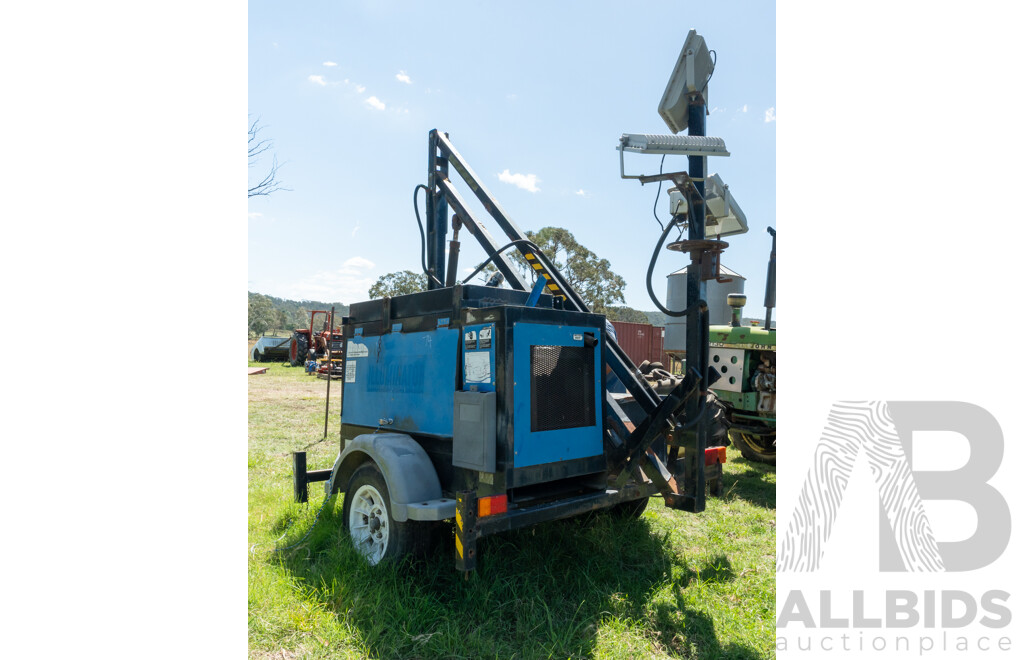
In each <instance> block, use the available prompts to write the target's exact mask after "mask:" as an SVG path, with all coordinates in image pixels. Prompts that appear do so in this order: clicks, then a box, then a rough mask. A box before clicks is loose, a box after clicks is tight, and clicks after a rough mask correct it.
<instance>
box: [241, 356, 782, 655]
mask: <svg viewBox="0 0 1024 660" xmlns="http://www.w3.org/2000/svg"><path fill="white" fill-rule="evenodd" d="M250 366H261V367H262V366H269V367H270V369H269V371H268V373H266V374H262V375H257V376H250V377H249V544H250V546H251V547H250V551H249V653H250V656H251V657H254V658H268V659H269V658H304V657H310V658H336V657H347V658H501V659H504V658H578V657H594V658H655V657H680V658H701V659H706V660H713V659H715V658H737V659H745V658H772V657H774V650H773V648H774V640H775V636H774V621H775V619H774V617H775V470H774V468H770V467H766V466H763V465H759V464H755V463H749V462H747V461H746V460H744V459H742V458H741V457H740V456H739V453H738V452H735V451H733V450H732V449H731V448H730V451H729V463H727V464H726V477H725V489H726V493H725V496H724V497H723V498H721V499H711V500H709V504H708V508H707V510H706V511H705V512H704V513H702V514H698V515H693V514H687V513H682V512H676V511H671V510H668V509H666V508H665V507H664V506H663V505H662V503H661V500H659V499H652V500H651V505H650V506H649V507H648V509H647V511H646V512H645V513H644V515H643V517H642V518H640V519H639V520H632V519H620V518H616V517H613V516H610V515H607V514H593V515H590V516H589V517H586V518H576V519H571V520H566V521H558V522H551V523H546V524H543V525H539V526H537V527H534V528H531V529H526V530H523V531H519V532H514V533H509V534H504V535H498V536H494V537H487V538H484V539H482V540H481V541H480V542H479V552H480V555H479V556H480V560H479V568H478V570H477V572H476V574H475V575H472V576H471V577H470V579H469V580H464V579H463V578H462V576H461V574H459V573H458V572H457V571H456V570H455V568H454V550H453V548H452V547H450V546H449V545H445V547H440V548H437V549H436V551H435V552H434V553H433V554H432V555H430V556H429V557H427V558H426V559H420V560H405V561H403V562H401V563H399V564H397V565H381V566H378V567H375V568H371V567H369V566H367V565H365V564H364V563H363V561H362V559H361V558H360V557H359V556H358V555H356V553H355V551H354V550H353V549H352V547H351V546H350V545H349V543H348V541H347V537H346V535H345V532H344V529H343V527H342V522H341V497H340V496H339V497H337V498H333V499H332V500H329V501H328V502H327V503H326V505H325V506H324V507H323V509H322V513H321V515H320V519H319V522H317V523H316V525H315V526H313V520H314V517H315V515H316V513H317V511H318V509H320V505H321V503H322V502H323V501H324V500H323V494H322V490H321V484H312V485H311V486H310V503H309V504H308V505H298V504H294V503H292V496H291V490H292V486H291V457H290V452H292V451H295V450H300V449H303V448H305V449H306V451H307V452H308V454H307V455H308V467H309V469H319V468H326V467H330V466H331V465H332V464H333V461H334V458H335V457H336V456H337V453H338V429H339V424H338V419H337V415H338V410H339V406H338V405H337V402H338V397H337V394H338V391H339V389H340V383H339V382H337V381H334V382H332V383H331V397H332V402H331V403H332V405H331V412H330V418H329V422H330V423H329V429H328V437H329V439H328V440H327V441H323V442H318V441H320V440H321V438H323V435H324V433H323V432H324V413H325V393H326V389H327V382H326V381H324V380H319V379H317V378H315V377H313V376H307V375H305V374H304V373H303V372H302V370H301V369H298V368H292V367H288V366H285V365H284V364H282V363H271V364H269V365H267V364H259V365H257V364H255V363H250ZM289 523H291V524H289ZM310 530H311V533H310V534H309V536H308V538H306V539H305V540H303V541H302V542H301V543H299V544H298V545H297V547H295V548H293V549H291V550H288V551H285V552H280V553H273V552H272V549H273V548H274V547H275V544H276V545H278V546H280V547H286V546H289V545H292V544H294V543H296V542H298V541H300V540H301V539H302V538H303V536H304V535H306V533H307V532H310ZM278 539H280V540H278Z"/></svg>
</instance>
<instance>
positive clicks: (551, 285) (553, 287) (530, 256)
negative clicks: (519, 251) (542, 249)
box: [523, 252, 566, 299]
mask: <svg viewBox="0 0 1024 660" xmlns="http://www.w3.org/2000/svg"><path fill="white" fill-rule="evenodd" d="M523 256H524V257H526V262H527V263H528V264H530V266H531V267H532V268H533V269H534V270H535V271H537V274H538V275H543V276H544V277H545V278H546V279H547V281H548V286H547V288H548V293H550V294H551V295H553V296H558V297H559V298H563V299H564V298H565V297H566V295H565V292H563V291H562V289H561V288H560V287H559V286H558V285H557V284H555V278H554V277H552V276H551V273H549V272H548V269H547V268H545V267H544V265H543V264H542V263H541V262H540V259H538V258H537V255H535V254H534V253H532V252H526V253H524V254H523Z"/></svg>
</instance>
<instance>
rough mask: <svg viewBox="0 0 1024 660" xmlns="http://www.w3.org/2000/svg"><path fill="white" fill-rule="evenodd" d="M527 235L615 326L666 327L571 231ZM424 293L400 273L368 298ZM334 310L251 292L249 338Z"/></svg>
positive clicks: (420, 278)
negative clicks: (630, 302) (632, 300)
mask: <svg viewBox="0 0 1024 660" xmlns="http://www.w3.org/2000/svg"><path fill="white" fill-rule="evenodd" d="M526 235H527V237H528V238H529V239H530V240H531V241H533V242H534V243H536V244H537V247H539V248H540V249H541V250H542V251H543V252H544V254H545V255H547V257H548V258H549V259H551V261H552V262H554V264H555V267H556V268H558V270H559V271H561V273H562V275H563V276H564V277H565V278H566V280H568V282H569V284H570V285H571V286H572V287H573V289H575V290H576V291H577V292H578V293H579V294H580V297H581V298H583V301H584V302H585V303H587V306H588V307H589V308H590V310H591V311H593V312H595V313H597V314H604V315H605V316H606V317H608V319H609V320H612V321H626V322H629V323H650V324H651V325H655V326H664V325H665V321H666V318H665V315H664V314H662V313H661V312H643V311H640V310H638V309H634V308H632V307H629V306H627V305H625V304H624V303H625V301H626V299H625V296H624V295H623V291H624V289H625V288H626V281H625V279H623V278H622V276H621V275H619V274H617V273H615V272H613V271H612V269H611V264H610V262H609V261H608V260H607V259H600V258H598V256H597V255H596V254H594V253H593V252H592V251H590V250H589V249H587V248H586V247H585V246H584V245H582V244H581V243H580V242H579V241H577V240H576V238H575V237H574V236H573V235H572V234H571V233H570V232H569V231H567V230H565V229H562V228H561V227H544V228H543V229H541V230H540V231H537V232H533V231H528V232H526ZM508 255H509V257H510V258H511V261H512V263H513V264H514V265H515V266H516V268H517V269H518V270H519V272H520V273H521V274H522V275H523V277H524V279H526V281H528V282H531V283H532V282H534V281H536V279H537V273H536V271H535V270H534V269H533V268H532V267H531V266H530V264H528V263H527V262H526V259H524V258H523V257H522V255H521V254H519V252H518V251H512V252H509V253H508ZM496 272H497V268H495V266H494V265H493V264H488V265H487V267H486V268H484V269H483V270H482V271H481V273H480V275H479V276H478V278H477V279H478V280H479V282H478V283H479V284H483V283H484V282H486V281H487V280H488V279H489V278H490V277H491V276H492V275H494V274H495V273H496ZM426 290H427V277H426V275H424V274H423V273H416V272H414V271H411V270H402V271H398V272H395V273H387V274H386V275H381V276H380V277H379V278H377V281H376V282H375V283H374V284H373V286H371V287H370V290H369V291H368V298H369V299H370V300H376V299H377V298H383V297H385V296H387V297H390V298H394V297H395V296H401V295H405V294H408V293H417V292H419V291H426ZM332 306H333V307H334V308H335V316H336V318H337V319H338V320H340V319H341V317H342V316H344V315H346V314H348V305H344V304H342V303H340V302H333V303H323V302H318V301H313V300H301V301H297V300H285V299H282V298H275V297H274V296H267V295H263V294H260V293H253V292H251V291H250V292H249V336H250V337H254V336H259V335H262V334H265V333H267V332H271V331H286V332H291V331H292V330H293V329H295V328H308V327H309V312H310V311H312V310H315V309H324V310H330V309H331V307H332ZM317 322H318V323H319V322H320V321H319V319H318V321H317Z"/></svg>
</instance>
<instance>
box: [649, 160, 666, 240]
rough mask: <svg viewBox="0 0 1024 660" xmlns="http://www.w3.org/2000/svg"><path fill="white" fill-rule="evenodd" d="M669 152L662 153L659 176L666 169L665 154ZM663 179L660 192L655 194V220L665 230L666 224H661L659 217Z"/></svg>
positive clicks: (659, 182) (659, 184) (659, 183)
mask: <svg viewBox="0 0 1024 660" xmlns="http://www.w3.org/2000/svg"><path fill="white" fill-rule="evenodd" d="M667 155H668V154H661V165H659V166H658V176H661V174H662V172H664V171H665V156H667ZM661 183H662V182H661V180H660V179H659V180H658V192H657V193H656V194H655V195H654V208H653V209H652V210H653V211H654V220H655V221H656V222H657V223H658V226H659V227H661V231H665V225H663V224H661V219H660V218H658V198H659V197H661Z"/></svg>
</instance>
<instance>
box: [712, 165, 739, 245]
mask: <svg viewBox="0 0 1024 660" xmlns="http://www.w3.org/2000/svg"><path fill="white" fill-rule="evenodd" d="M704 208H705V211H704V218H705V220H706V225H707V228H706V229H705V230H704V233H705V235H707V236H734V235H736V234H745V233H747V216H746V215H744V214H743V211H742V210H741V209H740V205H739V204H737V203H736V199H735V198H733V196H732V193H731V192H729V186H727V185H726V184H725V183H724V182H723V181H722V177H720V176H718V175H717V174H712V175H711V176H709V177H707V178H706V179H704Z"/></svg>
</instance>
